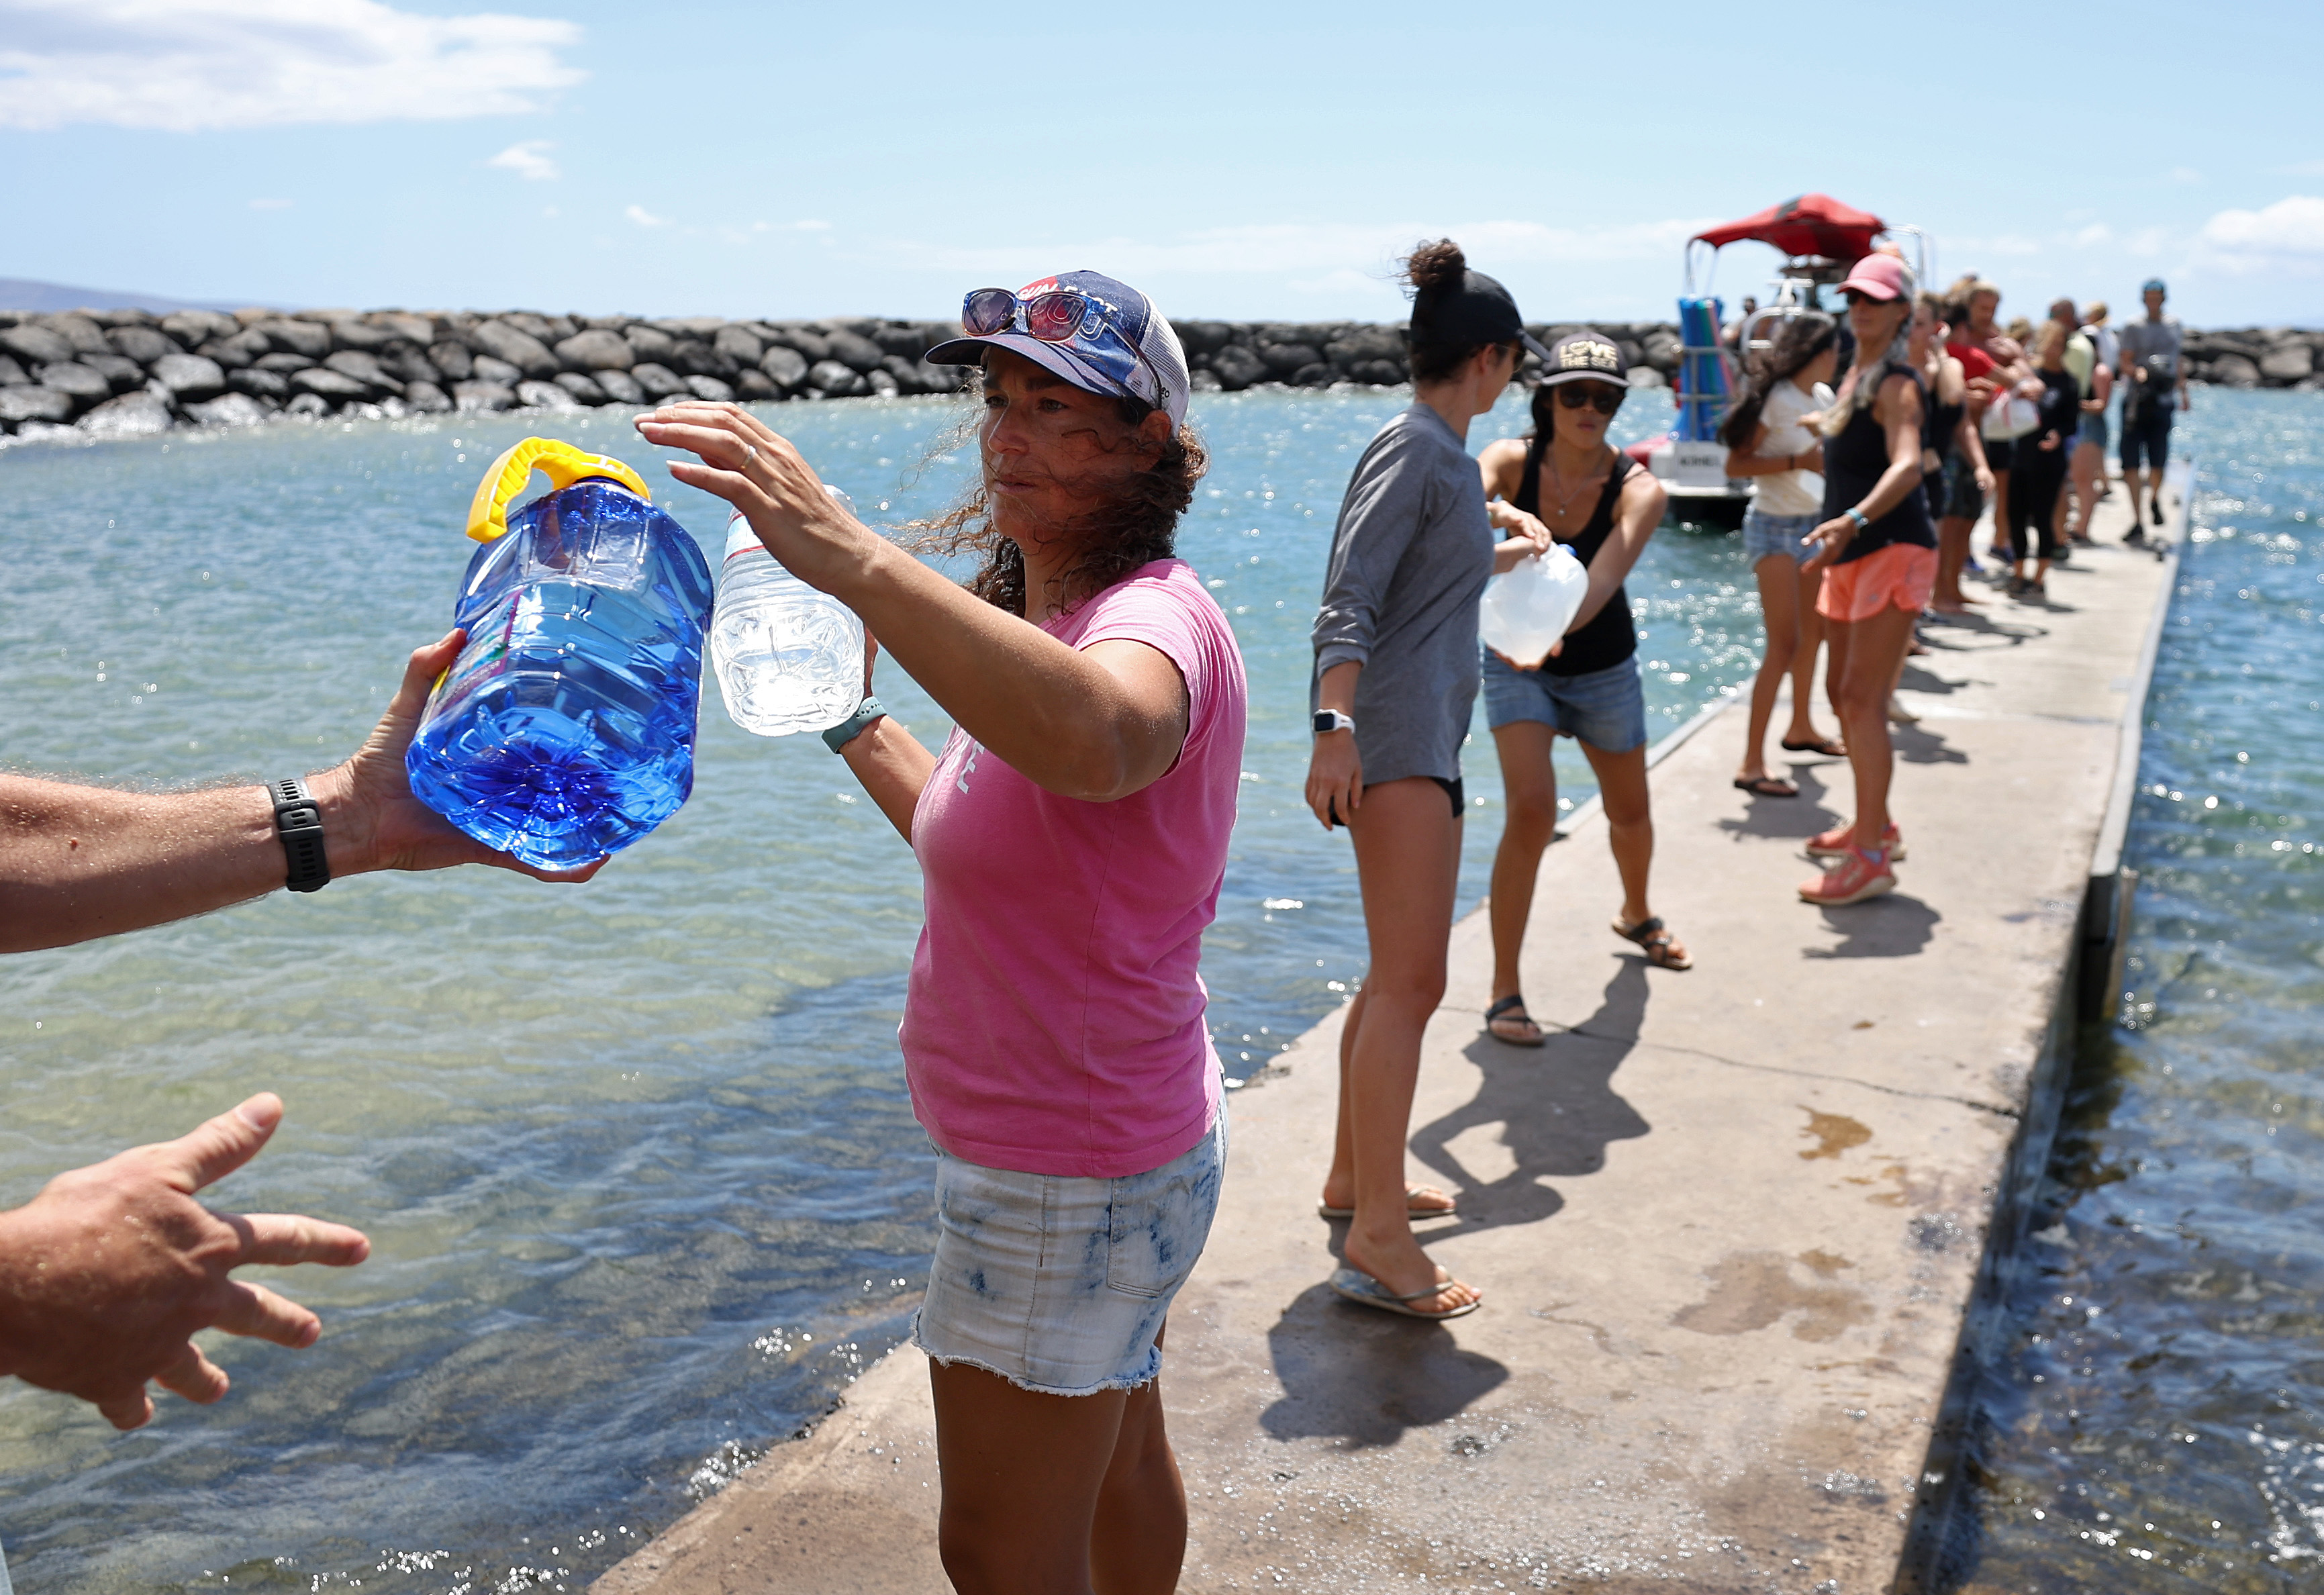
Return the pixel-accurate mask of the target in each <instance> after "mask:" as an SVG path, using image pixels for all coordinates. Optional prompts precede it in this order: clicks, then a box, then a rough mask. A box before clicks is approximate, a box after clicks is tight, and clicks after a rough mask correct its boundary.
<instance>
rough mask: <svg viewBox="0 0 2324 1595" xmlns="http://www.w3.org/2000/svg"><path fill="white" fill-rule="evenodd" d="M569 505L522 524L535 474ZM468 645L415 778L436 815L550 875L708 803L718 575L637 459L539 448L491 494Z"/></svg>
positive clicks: (473, 571) (556, 446)
mask: <svg viewBox="0 0 2324 1595" xmlns="http://www.w3.org/2000/svg"><path fill="white" fill-rule="evenodd" d="M535 470H539V471H540V472H542V473H544V474H545V475H547V476H548V477H549V482H550V484H551V487H552V491H550V492H549V493H543V494H542V495H541V496H540V497H539V498H537V499H535V500H533V502H530V503H529V504H527V505H525V506H524V508H522V509H521V510H519V511H518V512H516V513H515V514H513V515H511V514H510V513H509V512H508V503H509V501H510V500H511V499H512V498H514V497H515V496H516V495H517V493H519V492H521V490H522V489H523V487H524V484H525V483H526V482H527V481H528V480H530V477H531V475H532V473H533V472H534V471H535ZM468 535H469V536H470V537H472V538H475V539H476V540H477V541H479V542H481V543H483V544H484V547H483V548H481V549H477V550H476V555H475V558H473V559H471V560H470V561H469V562H468V574H467V578H466V583H465V584H464V585H463V586H462V588H461V591H460V598H459V602H458V604H457V605H456V606H455V607H454V610H453V617H454V619H455V620H456V621H457V622H458V623H459V624H460V625H462V626H465V627H466V628H467V632H468V640H467V641H466V644H465V645H464V646H463V647H462V648H461V650H460V654H459V657H458V658H457V659H455V660H454V661H453V663H452V668H450V669H448V670H447V671H446V672H445V673H444V674H443V676H442V677H440V678H438V680H437V683H436V687H435V690H434V691H433V692H431V693H430V694H429V698H428V707H427V709H426V710H425V711H424V712H423V713H422V714H421V715H420V729H419V732H418V733H417V734H416V735H414V736H413V738H412V739H411V751H410V753H408V754H407V755H406V756H405V758H404V769H405V770H406V771H407V772H408V773H409V774H410V778H411V790H412V792H413V793H414V794H415V795H416V796H417V797H418V798H420V801H421V802H423V803H425V804H427V805H428V807H430V808H432V809H434V810H435V811H436V812H437V813H438V814H440V815H442V816H444V817H445V818H446V819H447V820H449V821H451V822H452V823H453V824H454V825H457V826H458V827H459V828H460V829H461V830H463V831H465V832H466V833H467V834H469V835H471V836H474V837H475V839H476V840H477V841H479V842H481V843H483V844H484V845H486V846H487V847H493V848H498V849H500V850H501V851H503V852H504V853H512V854H514V855H515V856H516V857H518V858H520V859H522V860H523V861H524V862H526V863H529V864H532V865H535V866H537V867H539V868H541V869H549V870H558V869H572V868H575V867H576V866H578V865H581V864H586V863H587V862H589V861H590V860H592V859H596V858H603V857H604V856H605V855H606V854H608V853H616V852H619V851H620V850H621V849H622V848H624V847H627V846H629V845H630V844H632V843H633V842H635V841H636V840H637V839H638V838H639V837H641V836H643V835H644V834H646V833H647V832H649V831H650V830H652V829H653V828H654V827H655V826H656V825H659V824H661V822H662V821H664V820H666V819H668V818H669V816H671V815H673V814H676V813H677V812H678V807H679V806H680V805H682V804H683V803H685V801H686V799H687V794H689V793H690V792H692V791H693V789H694V727H695V712H696V707H697V706H698V705H699V704H700V702H701V697H702V641H703V632H704V630H705V628H706V627H707V626H708V625H709V623H710V604H711V584H710V569H709V567H708V566H707V565H706V564H705V562H704V560H703V558H702V550H701V549H698V548H696V546H695V543H694V539H693V538H691V537H689V536H688V535H687V531H686V529H685V528H684V527H682V526H680V525H679V524H678V522H677V521H673V520H671V519H670V518H669V516H668V515H666V514H664V513H662V512H661V511H659V510H657V509H655V508H654V507H653V505H652V503H651V502H650V494H649V493H648V490H647V487H646V484H645V483H644V482H643V481H641V479H640V478H639V476H638V474H637V473H636V472H635V471H632V470H631V469H630V468H629V466H625V465H623V464H622V463H621V462H620V461H619V460H614V459H608V458H606V457H604V456H602V455H591V454H584V453H583V452H582V451H581V450H579V449H577V448H576V447H573V446H572V445H571V444H568V443H561V442H558V441H557V440H555V439H553V438H526V439H525V440H524V441H523V442H522V443H520V444H518V445H517V446H516V447H513V448H512V449H510V450H509V451H508V452H507V453H506V454H504V455H503V456H501V457H500V458H499V459H498V460H497V461H495V462H494V463H493V467H492V469H491V470H490V471H489V472H487V473H486V474H485V476H484V481H483V483H482V484H479V485H478V487H477V489H476V497H475V502H474V503H473V504H472V505H471V506H470V508H469V512H468Z"/></svg>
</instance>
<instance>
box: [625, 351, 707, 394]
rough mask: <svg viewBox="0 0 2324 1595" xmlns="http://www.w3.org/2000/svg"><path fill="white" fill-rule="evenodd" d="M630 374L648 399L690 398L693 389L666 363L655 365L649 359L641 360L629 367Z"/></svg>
mask: <svg viewBox="0 0 2324 1595" xmlns="http://www.w3.org/2000/svg"><path fill="white" fill-rule="evenodd" d="M630 376H631V379H632V381H634V382H635V383H637V384H638V387H639V389H640V390H641V392H643V393H644V394H645V396H646V397H647V398H649V399H690V398H692V397H693V396H694V391H693V390H692V389H691V388H688V387H687V385H686V379H685V378H684V377H682V376H680V375H678V373H676V372H674V371H672V370H671V369H670V368H669V366H667V365H657V364H654V363H653V362H652V361H650V360H646V361H641V362H640V363H639V364H635V365H632V366H631V367H630Z"/></svg>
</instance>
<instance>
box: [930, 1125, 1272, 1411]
mask: <svg viewBox="0 0 2324 1595" xmlns="http://www.w3.org/2000/svg"><path fill="white" fill-rule="evenodd" d="M1226 1150H1227V1120H1226V1109H1225V1107H1224V1105H1223V1104H1222V1105H1221V1107H1220V1109H1219V1117H1218V1118H1217V1120H1215V1121H1214V1122H1213V1124H1212V1125H1211V1129H1210V1133H1209V1134H1207V1135H1205V1136H1203V1139H1202V1140H1201V1142H1200V1143H1199V1144H1197V1145H1196V1146H1195V1147H1194V1149H1193V1150H1192V1151H1189V1152H1186V1153H1184V1154H1182V1155H1180V1156H1179V1157H1175V1158H1173V1159H1171V1160H1170V1161H1169V1162H1167V1163H1166V1164H1164V1165H1163V1166H1161V1167H1159V1168H1157V1169H1150V1170H1148V1172H1147V1173H1145V1174H1135V1175H1129V1176H1124V1177H1123V1178H1120V1179H1115V1180H1099V1179H1080V1178H1075V1177H1073V1176H1065V1175H1044V1174H1018V1173H1014V1172H1011V1171H1010V1170H1008V1169H1004V1168H985V1167H982V1166H979V1165H977V1164H973V1163H969V1162H966V1161H964V1160H963V1159H961V1158H958V1157H954V1156H952V1155H951V1154H950V1153H948V1152H945V1151H942V1150H939V1151H938V1152H937V1154H936V1158H937V1162H936V1259H935V1261H934V1262H933V1263H932V1264H931V1265H930V1266H929V1268H928V1294H927V1298H926V1299H925V1300H924V1301H922V1302H921V1304H920V1311H919V1315H918V1318H917V1319H916V1320H915V1321H914V1323H913V1325H912V1341H913V1343H914V1344H915V1345H917V1346H918V1347H919V1349H920V1350H921V1351H926V1352H927V1354H928V1355H929V1357H931V1358H933V1359H934V1360H936V1361H938V1362H944V1363H953V1362H965V1363H967V1364H968V1365H969V1366H970V1367H972V1368H981V1369H984V1370H985V1371H986V1372H987V1373H995V1374H999V1375H1000V1376H1001V1378H1005V1379H1007V1380H1008V1381H1009V1382H1010V1384H1012V1385H1015V1386H1017V1387H1018V1388H1019V1389H1025V1390H1033V1391H1037V1392H1038V1393H1040V1394H1042V1395H1045V1396H1094V1395H1096V1394H1097V1393H1098V1392H1099V1391H1100V1390H1132V1389H1136V1388H1138V1387H1139V1386H1140V1385H1143V1384H1146V1383H1148V1381H1150V1380H1151V1379H1152V1378H1154V1376H1155V1375H1157V1374H1158V1373H1160V1372H1161V1371H1162V1351H1161V1348H1160V1347H1158V1346H1157V1345H1156V1344H1155V1343H1154V1337H1155V1335H1156V1334H1157V1333H1159V1332H1160V1331H1161V1328H1162V1320H1163V1317H1164V1315H1165V1314H1167V1313H1168V1312H1169V1311H1170V1302H1171V1299H1172V1298H1173V1297H1175V1296H1176V1295H1177V1294H1178V1287H1179V1286H1182V1285H1184V1284H1185V1283H1186V1277H1187V1276H1188V1275H1190V1274H1192V1273H1193V1272H1194V1259H1195V1258H1199V1257H1201V1256H1202V1255H1203V1242H1204V1241H1206V1240H1209V1239H1210V1234H1211V1220H1212V1219H1213V1217H1214V1216H1215V1215H1216V1214H1217V1212H1218V1210H1219V1182H1220V1178H1221V1176H1222V1174H1223V1173H1224V1171H1225V1166H1226Z"/></svg>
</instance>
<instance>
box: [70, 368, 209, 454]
mask: <svg viewBox="0 0 2324 1595" xmlns="http://www.w3.org/2000/svg"><path fill="white" fill-rule="evenodd" d="M186 357H187V358H191V356H186ZM171 419H173V418H172V417H171V414H170V407H169V406H168V405H167V404H164V403H162V402H161V400H160V399H159V398H157V397H156V396H154V395H153V394H152V393H148V392H145V390H143V388H140V389H139V390H138V391H137V392H134V393H124V394H123V395H122V396H121V397H120V398H118V399H108V400H106V401H105V402H104V403H102V404H100V405H98V406H97V408H96V409H95V410H90V411H89V412H88V414H87V415H85V416H83V417H81V418H80V420H79V422H78V425H79V427H80V429H81V430H82V431H84V432H88V433H93V434H94V435H96V436H97V437H99V438H142V437H144V436H146V435H147V434H149V433H153V432H166V431H168V430H169V429H170V423H171Z"/></svg>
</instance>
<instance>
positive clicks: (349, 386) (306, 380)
mask: <svg viewBox="0 0 2324 1595" xmlns="http://www.w3.org/2000/svg"><path fill="white" fill-rule="evenodd" d="M291 387H292V388H293V389H295V390H296V391H298V392H302V393H313V394H315V395H317V396H318V398H323V399H367V398H369V397H370V396H371V389H370V388H369V386H367V385H366V384H364V383H359V382H357V381H356V380H355V378H353V377H351V376H342V375H340V374H339V373H337V372H336V371H333V370H332V369H331V368H330V367H329V366H327V365H309V367H307V369H306V370H304V371H294V372H292V373H291Z"/></svg>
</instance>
